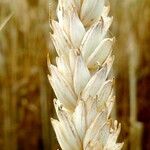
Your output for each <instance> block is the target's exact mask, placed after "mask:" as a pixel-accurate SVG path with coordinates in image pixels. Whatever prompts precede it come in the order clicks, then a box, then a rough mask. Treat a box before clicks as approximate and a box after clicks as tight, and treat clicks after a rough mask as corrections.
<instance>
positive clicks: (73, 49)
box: [48, 0, 123, 150]
mask: <svg viewBox="0 0 150 150" xmlns="http://www.w3.org/2000/svg"><path fill="white" fill-rule="evenodd" d="M108 13H109V4H108V3H107V2H105V0H59V2H58V6H57V17H58V21H55V20H50V25H51V29H52V31H53V33H51V39H52V40H53V43H54V46H55V48H56V51H57V54H58V57H57V58H56V66H54V65H52V64H50V62H49V61H48V62H49V63H48V67H49V70H50V75H49V76H48V78H49V81H50V83H51V85H52V88H53V90H54V92H55V94H56V97H57V99H54V106H55V109H56V113H57V116H58V120H56V119H52V125H53V127H54V130H55V132H56V136H57V139H58V142H59V144H60V146H61V148H62V149H63V150H120V149H121V148H122V146H123V143H116V141H117V137H118V135H119V133H120V128H121V125H120V124H118V122H117V121H116V120H115V121H112V119H111V118H110V113H111V110H112V107H113V104H114V101H115V97H114V91H113V89H114V85H113V84H114V82H113V80H114V79H113V75H112V64H113V60H114V57H113V56H112V54H111V53H112V45H113V43H114V40H115V39H114V38H110V37H109V35H108V30H109V27H110V25H111V23H112V20H113V18H112V17H109V16H108Z"/></svg>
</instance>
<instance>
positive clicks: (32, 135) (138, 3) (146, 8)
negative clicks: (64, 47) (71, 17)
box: [0, 0, 150, 150]
mask: <svg viewBox="0 0 150 150" xmlns="http://www.w3.org/2000/svg"><path fill="white" fill-rule="evenodd" d="M49 3H50V4H49ZM56 4H57V0H50V1H48V0H0V24H1V23H2V22H3V21H4V20H5V18H6V17H7V16H9V15H10V14H12V17H11V19H10V20H9V21H8V23H7V24H6V26H5V27H4V28H3V29H2V30H1V31H0V150H56V149H57V148H59V146H58V143H57V140H56V136H55V134H54V131H53V129H52V127H51V123H50V118H51V117H56V115H55V111H54V108H53V102H52V100H53V98H54V94H53V92H52V89H51V86H50V85H49V82H48V79H47V74H48V69H47V58H46V57H47V53H48V52H49V53H50V58H51V62H52V63H55V62H54V59H55V56H56V52H55V49H54V47H53V45H52V43H51V40H50V36H49V32H50V27H49V14H50V17H51V18H55V17H56V16H55V9H56ZM110 4H111V12H110V15H113V17H114V21H113V25H112V27H111V29H110V31H109V34H110V35H111V36H115V37H116V43H115V46H114V54H115V63H114V74H115V78H116V105H115V108H114V112H113V116H114V117H115V118H117V119H118V120H119V122H121V123H122V132H121V135H120V140H124V142H125V145H124V149H125V150H126V149H131V150H138V149H139V150H140V149H143V150H150V1H149V0H112V1H111V2H110ZM49 7H50V9H49Z"/></svg>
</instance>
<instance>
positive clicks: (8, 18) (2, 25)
mask: <svg viewBox="0 0 150 150" xmlns="http://www.w3.org/2000/svg"><path fill="white" fill-rule="evenodd" d="M11 17H12V14H11V15H9V16H8V17H7V18H5V20H4V21H3V22H2V24H0V31H1V30H2V29H3V28H4V26H5V25H6V24H7V22H8V21H9V20H10V18H11Z"/></svg>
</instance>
